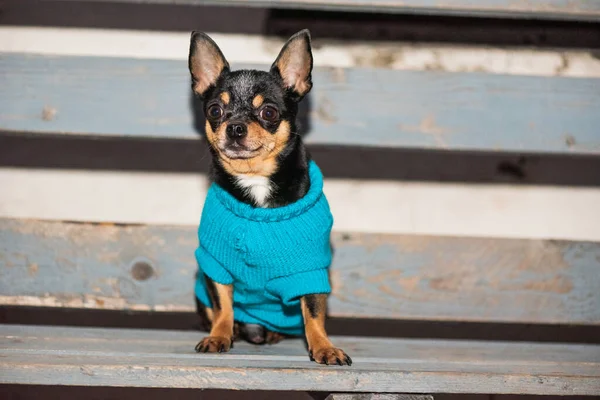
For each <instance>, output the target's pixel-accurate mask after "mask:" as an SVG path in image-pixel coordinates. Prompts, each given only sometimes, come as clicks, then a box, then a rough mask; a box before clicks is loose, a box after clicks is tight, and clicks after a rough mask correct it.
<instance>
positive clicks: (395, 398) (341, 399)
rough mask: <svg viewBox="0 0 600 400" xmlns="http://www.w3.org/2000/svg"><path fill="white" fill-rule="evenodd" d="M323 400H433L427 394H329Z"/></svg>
mask: <svg viewBox="0 0 600 400" xmlns="http://www.w3.org/2000/svg"><path fill="white" fill-rule="evenodd" d="M325 400H433V396H431V395H427V394H377V393H372V394H346V393H336V394H330V395H329V396H327V398H326V399H325Z"/></svg>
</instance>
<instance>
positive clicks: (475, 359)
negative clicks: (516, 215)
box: [0, 325, 600, 395]
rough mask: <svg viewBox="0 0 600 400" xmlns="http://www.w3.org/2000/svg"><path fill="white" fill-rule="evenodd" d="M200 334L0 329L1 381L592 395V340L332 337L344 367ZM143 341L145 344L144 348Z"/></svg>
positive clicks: (597, 349) (597, 387) (597, 362)
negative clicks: (209, 349)
mask: <svg viewBox="0 0 600 400" xmlns="http://www.w3.org/2000/svg"><path fill="white" fill-rule="evenodd" d="M200 335H201V333H200V332H176V331H168V332H167V331H164V332H163V331H148V330H118V329H89V328H88V329H85V328H60V327H37V326H10V325H5V326H0V343H1V347H0V383H29V384H42V385H48V384H52V385H80V386H133V387H187V388H205V389H208V388H220V389H240V390H253V389H254V390H256V389H261V390H305V391H338V392H380V393H386V392H404V393H440V392H441V393H507V394H508V393H513V394H538V395H539V394H564V395H574V394H599V393H600V346H597V345H558V344H535V343H505V342H493V343H492V342H477V341H473V342H471V341H436V340H406V339H385V340H378V339H368V338H348V337H337V338H334V339H333V340H335V342H336V343H338V344H339V345H340V346H341V347H343V348H345V349H346V351H348V352H349V353H350V354H352V357H353V360H354V364H353V365H352V367H337V366H336V367H325V366H319V365H317V364H315V363H312V362H310V361H309V360H308V357H307V355H306V350H305V348H304V345H303V343H302V341H300V340H288V341H284V342H282V343H280V344H278V345H275V346H250V345H248V344H246V343H238V344H236V346H235V348H234V349H233V350H232V351H231V352H230V353H228V354H216V355H213V354H202V355H199V354H195V353H194V350H193V346H194V344H195V342H196V341H197V340H198V338H199V337H200ZM146 345H148V346H146Z"/></svg>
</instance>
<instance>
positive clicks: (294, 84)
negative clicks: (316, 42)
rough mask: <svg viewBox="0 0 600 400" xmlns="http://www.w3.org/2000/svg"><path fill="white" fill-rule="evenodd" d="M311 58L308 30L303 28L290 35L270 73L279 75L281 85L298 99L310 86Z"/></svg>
mask: <svg viewBox="0 0 600 400" xmlns="http://www.w3.org/2000/svg"><path fill="white" fill-rule="evenodd" d="M312 67H313V58H312V52H311V48H310V32H309V31H308V29H304V30H302V31H300V32H298V33H296V34H295V35H294V36H292V37H291V38H290V39H289V40H288V41H287V43H286V44H285V45H284V46H283V48H282V49H281V52H280V53H279V56H277V59H276V60H275V62H274V63H273V65H272V66H271V73H272V74H275V75H278V76H279V77H281V80H282V81H283V87H284V88H285V89H287V90H290V91H292V92H293V93H294V94H295V95H296V96H297V100H298V101H299V100H300V99H302V98H303V97H304V96H305V95H306V94H307V93H308V92H310V89H311V88H312V80H311V72H312Z"/></svg>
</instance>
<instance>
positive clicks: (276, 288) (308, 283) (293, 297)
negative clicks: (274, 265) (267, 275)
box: [266, 268, 331, 305]
mask: <svg viewBox="0 0 600 400" xmlns="http://www.w3.org/2000/svg"><path fill="white" fill-rule="evenodd" d="M266 289H267V292H269V293H270V294H271V295H272V296H275V297H277V298H278V299H281V301H282V302H283V303H284V304H285V305H294V304H297V303H298V302H299V301H300V297H302V296H305V295H307V294H329V293H331V285H330V283H329V274H328V269H327V268H320V269H315V270H312V271H304V272H298V273H295V274H292V275H288V276H283V277H280V278H275V279H272V280H270V281H269V283H268V284H267V288H266Z"/></svg>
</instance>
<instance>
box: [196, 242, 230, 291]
mask: <svg viewBox="0 0 600 400" xmlns="http://www.w3.org/2000/svg"><path fill="white" fill-rule="evenodd" d="M196 261H198V268H200V271H201V272H203V273H205V274H206V275H208V277H209V278H210V279H212V280H213V281H215V282H217V283H220V284H222V285H231V284H232V283H233V277H232V276H231V274H230V273H229V272H228V271H227V270H226V269H225V268H224V267H223V265H221V263H220V262H219V261H217V260H216V259H215V258H214V257H213V256H212V255H211V254H210V253H209V252H208V251H207V250H206V249H205V248H204V247H203V246H200V247H198V248H197V249H196Z"/></svg>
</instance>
